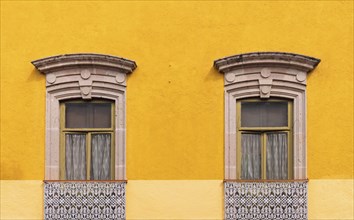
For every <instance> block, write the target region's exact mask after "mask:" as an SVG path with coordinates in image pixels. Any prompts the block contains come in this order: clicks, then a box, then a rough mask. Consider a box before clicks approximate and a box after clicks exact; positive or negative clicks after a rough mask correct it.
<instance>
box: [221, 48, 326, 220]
mask: <svg viewBox="0 0 354 220" xmlns="http://www.w3.org/2000/svg"><path fill="white" fill-rule="evenodd" d="M319 62H320V60H318V59H316V58H312V57H307V56H303V55H298V54H291V53H278V52H258V53H246V54H239V55H235V56H230V57H225V58H222V59H219V60H216V61H214V67H215V68H216V69H217V70H218V71H219V72H221V73H223V74H224V83H225V86H224V89H225V169H224V170H225V173H224V176H225V218H226V219H250V218H272V219H289V218H290V219H306V218H307V194H306V192H307V184H306V182H307V181H306V178H307V173H306V172H307V171H306V78H307V74H308V73H309V72H311V71H312V70H313V69H314V68H315V67H316V66H317V65H318V63H319ZM280 149H282V150H283V152H282V153H279V152H278V153H277V152H276V151H279V150H280ZM286 157H287V158H286ZM280 163H281V164H282V165H279V164H280ZM242 179H243V180H242ZM262 179H263V180H262ZM265 179H270V180H267V183H265V182H264V181H265ZM262 181H263V182H262ZM299 182H300V183H299ZM292 189H295V191H294V190H292ZM273 190H275V191H274V192H273ZM290 191H291V192H295V195H293V194H291V195H290V194H286V195H288V197H289V199H288V200H287V199H284V198H280V197H281V196H282V195H284V193H283V192H290ZM269 196H271V197H272V198H270V197H269ZM246 197H247V198H246ZM248 197H249V198H248ZM251 197H252V198H253V197H255V198H257V199H256V200H257V203H252V202H251V201H253V200H252V198H251ZM273 197H279V199H274V198H273ZM289 201H291V202H290V203H291V204H286V203H287V202H289ZM299 201H300V202H299ZM286 207H287V208H286Z"/></svg>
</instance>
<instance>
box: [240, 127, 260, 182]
mask: <svg viewBox="0 0 354 220" xmlns="http://www.w3.org/2000/svg"><path fill="white" fill-rule="evenodd" d="M261 162H262V158H261V135H260V134H242V135H241V179H260V178H261V177H262V171H261Z"/></svg>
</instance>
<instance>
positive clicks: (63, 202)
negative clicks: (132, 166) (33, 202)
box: [44, 182, 126, 220]
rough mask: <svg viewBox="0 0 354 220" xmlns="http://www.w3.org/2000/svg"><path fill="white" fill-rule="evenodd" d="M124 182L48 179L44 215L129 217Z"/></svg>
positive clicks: (58, 217)
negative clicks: (53, 180) (126, 209)
mask: <svg viewBox="0 0 354 220" xmlns="http://www.w3.org/2000/svg"><path fill="white" fill-rule="evenodd" d="M125 184H126V183H122V182H46V183H45V185H44V218H45V219H46V220H52V219H125Z"/></svg>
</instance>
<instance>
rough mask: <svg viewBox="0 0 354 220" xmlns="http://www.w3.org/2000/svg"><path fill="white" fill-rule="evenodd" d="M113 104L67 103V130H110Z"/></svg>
mask: <svg viewBox="0 0 354 220" xmlns="http://www.w3.org/2000/svg"><path fill="white" fill-rule="evenodd" d="M111 105H112V104H111V103H66V104H65V127H66V128H110V127H111Z"/></svg>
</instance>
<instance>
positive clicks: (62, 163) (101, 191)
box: [32, 54, 136, 219]
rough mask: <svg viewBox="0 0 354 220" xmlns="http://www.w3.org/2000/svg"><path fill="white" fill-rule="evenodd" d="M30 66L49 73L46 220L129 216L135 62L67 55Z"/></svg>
mask: <svg viewBox="0 0 354 220" xmlns="http://www.w3.org/2000/svg"><path fill="white" fill-rule="evenodd" d="M32 64H33V65H34V66H35V67H36V68H37V69H38V70H39V71H40V72H41V73H43V74H45V75H46V146H45V179H46V180H45V190H44V191H45V192H44V193H45V196H44V204H45V208H44V210H45V219H60V218H65V219H88V218H99V219H117V218H119V219H121V218H125V181H126V170H125V164H126V159H125V127H126V125H125V114H126V113H125V94H126V78H127V74H129V73H132V72H133V70H134V69H135V68H136V64H135V62H134V61H131V60H127V59H124V58H119V57H114V56H108V55H101V54H67V55H60V56H53V57H47V58H44V59H39V60H35V61H33V62H32ZM58 180H64V181H58ZM75 180H92V181H93V182H90V181H88V182H76V181H75ZM108 180H110V181H108ZM112 180H113V181H112ZM69 191H70V193H67V192H69ZM92 196H93V197H95V199H93V197H92ZM74 198H76V199H74ZM103 198H105V199H103ZM106 198H109V199H106ZM75 201H77V202H75ZM84 201H86V202H84ZM83 203H85V204H83ZM98 210H100V211H98Z"/></svg>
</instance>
